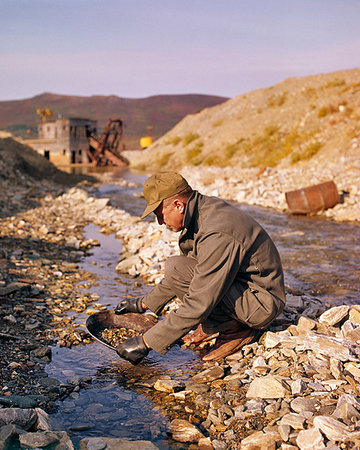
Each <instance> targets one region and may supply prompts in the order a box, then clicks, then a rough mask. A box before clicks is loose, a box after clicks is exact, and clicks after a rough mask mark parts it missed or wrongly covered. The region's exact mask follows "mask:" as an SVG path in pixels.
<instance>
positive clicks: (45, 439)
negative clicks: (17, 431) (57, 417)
mask: <svg viewBox="0 0 360 450" xmlns="http://www.w3.org/2000/svg"><path fill="white" fill-rule="evenodd" d="M19 440H20V445H21V448H26V449H31V448H34V449H38V448H44V447H48V446H51V448H53V449H54V450H57V449H58V450H60V449H61V450H74V446H73V444H72V442H71V440H70V438H69V436H68V435H67V433H66V432H65V431H57V432H54V431H49V432H45V433H24V434H21V435H20V436H19Z"/></svg>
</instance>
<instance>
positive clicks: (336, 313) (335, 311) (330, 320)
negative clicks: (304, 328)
mask: <svg viewBox="0 0 360 450" xmlns="http://www.w3.org/2000/svg"><path fill="white" fill-rule="evenodd" d="M348 312H349V306H347V305H341V306H334V307H333V308H330V309H328V310H327V311H325V312H324V313H323V314H321V316H320V317H319V322H320V323H323V324H324V325H327V326H329V327H330V326H334V325H336V324H337V323H339V322H340V321H341V320H342V319H343V318H344V317H345V316H346V315H347V313H348Z"/></svg>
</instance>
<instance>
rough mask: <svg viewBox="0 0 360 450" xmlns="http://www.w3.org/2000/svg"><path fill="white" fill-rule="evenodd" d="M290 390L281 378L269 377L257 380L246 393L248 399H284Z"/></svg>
mask: <svg viewBox="0 0 360 450" xmlns="http://www.w3.org/2000/svg"><path fill="white" fill-rule="evenodd" d="M289 392H290V391H289V389H288V388H287V387H286V386H285V385H284V384H283V383H282V381H281V378H278V377H275V376H273V375H267V376H265V377H261V378H255V379H254V380H253V381H252V382H251V383H250V386H249V389H248V391H247V393H246V397H248V398H284V397H285V396H286V395H287V394H288V393H289Z"/></svg>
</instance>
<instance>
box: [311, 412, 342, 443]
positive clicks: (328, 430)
mask: <svg viewBox="0 0 360 450" xmlns="http://www.w3.org/2000/svg"><path fill="white" fill-rule="evenodd" d="M314 426H315V427H317V428H319V429H320V430H321V431H322V432H323V433H324V434H325V436H326V437H327V438H328V439H329V440H330V441H331V440H333V441H344V440H346V439H348V438H349V437H350V432H349V428H348V427H347V426H346V425H344V424H343V423H342V422H339V421H338V420H336V419H335V418H334V417H329V416H316V417H315V418H314Z"/></svg>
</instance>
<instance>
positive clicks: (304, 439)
mask: <svg viewBox="0 0 360 450" xmlns="http://www.w3.org/2000/svg"><path fill="white" fill-rule="evenodd" d="M296 443H297V445H298V447H299V449H300V450H320V449H323V448H324V447H325V443H324V437H323V435H322V434H321V433H320V431H319V429H318V428H310V429H309V430H301V431H300V433H299V434H298V436H297V438H296Z"/></svg>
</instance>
